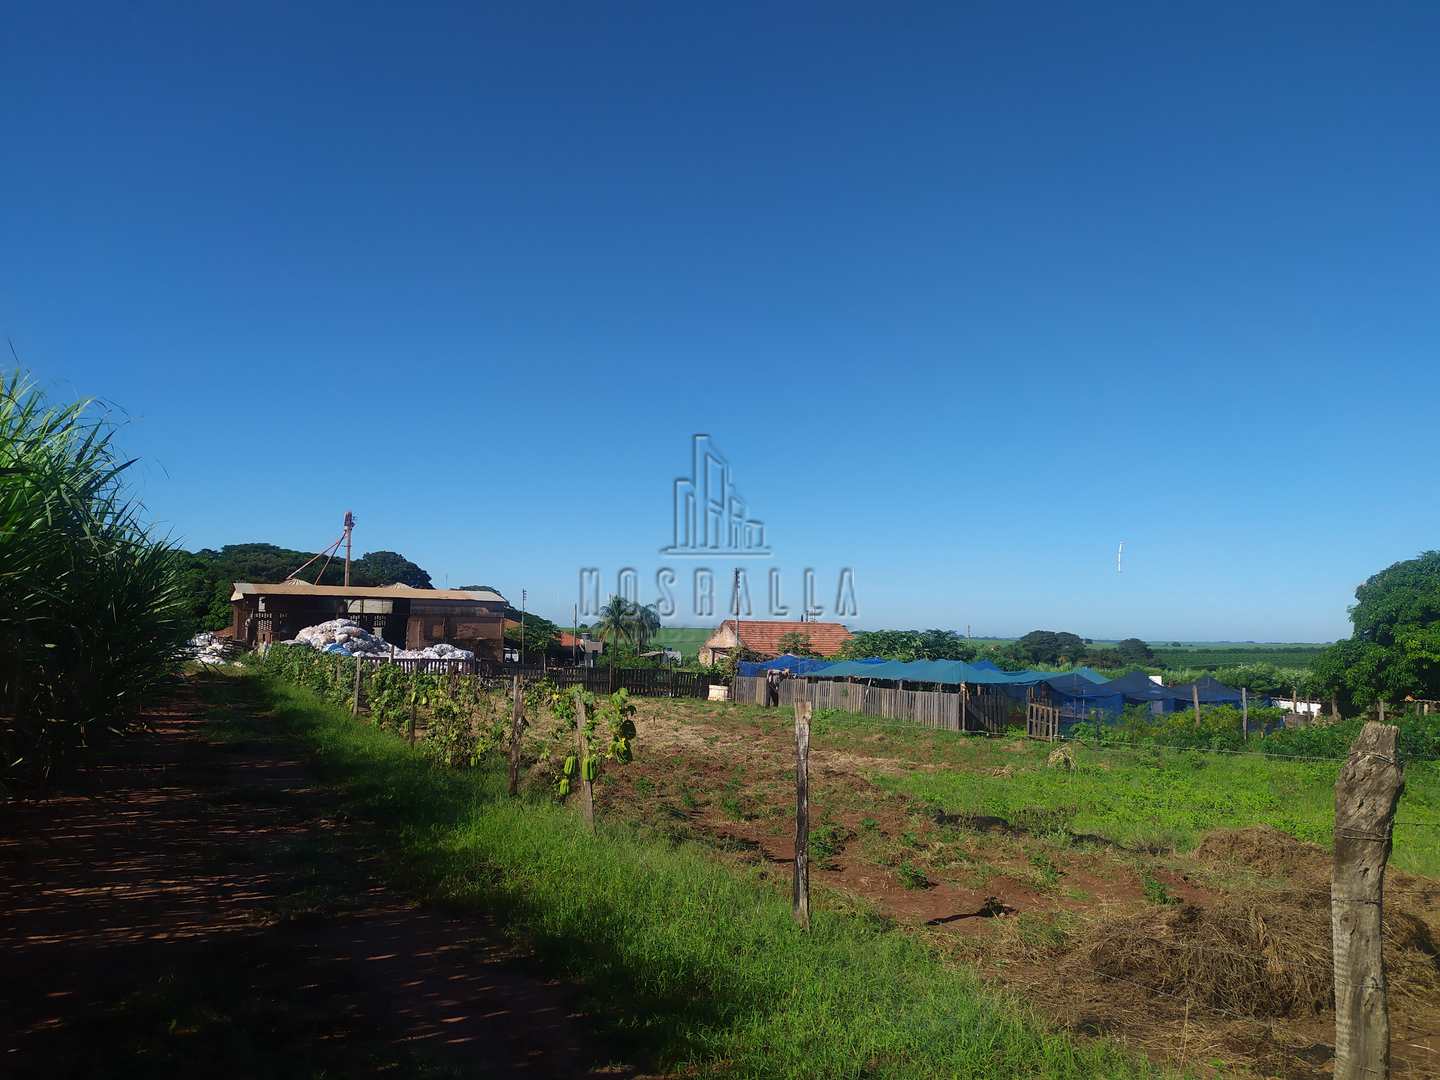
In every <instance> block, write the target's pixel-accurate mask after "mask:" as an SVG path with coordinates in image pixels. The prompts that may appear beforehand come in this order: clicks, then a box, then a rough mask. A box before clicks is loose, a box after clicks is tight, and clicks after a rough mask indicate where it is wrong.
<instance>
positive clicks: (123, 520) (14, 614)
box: [0, 374, 188, 797]
mask: <svg viewBox="0 0 1440 1080" xmlns="http://www.w3.org/2000/svg"><path fill="white" fill-rule="evenodd" d="M129 464H130V462H128V461H126V460H125V459H124V458H123V457H122V456H121V455H120V454H118V452H117V451H116V449H115V446H114V428H113V427H112V425H110V424H109V423H108V422H107V421H106V419H105V417H104V416H103V415H99V416H97V415H96V414H95V412H94V408H93V405H92V403H91V402H89V401H78V402H74V403H71V404H65V405H53V404H51V403H50V402H48V401H47V400H46V399H45V397H44V395H43V394H41V393H40V391H39V390H38V389H36V387H35V386H34V384H33V383H31V382H30V381H28V380H27V379H26V378H24V377H23V376H21V375H19V374H16V375H13V376H8V377H7V376H0V797H4V796H6V795H14V794H20V793H24V792H27V791H33V790H35V789H37V788H39V787H41V786H43V785H44V784H45V783H46V782H47V781H49V780H50V779H52V778H53V777H54V776H55V775H56V774H57V773H60V772H64V771H66V770H67V769H69V768H70V767H71V766H72V765H74V764H75V763H76V762H77V761H78V760H79V759H80V758H81V757H82V756H83V755H84V753H85V752H86V751H87V750H89V749H91V748H93V747H94V746H95V745H96V744H97V743H99V742H102V741H104V740H106V739H110V738H114V737H116V736H119V735H123V734H125V733H126V732H129V731H132V730H135V729H136V728H139V727H142V726H143V720H142V716H141V705H142V703H143V702H144V701H145V700H148V699H149V698H150V696H151V695H152V694H153V693H154V692H155V691H157V690H158V689H159V688H160V687H161V685H162V684H164V683H166V682H167V681H168V680H169V679H171V678H172V677H173V675H174V673H175V671H176V669H177V667H178V665H179V662H180V659H181V656H182V652H183V649H184V646H185V640H186V636H187V629H188V628H187V626H186V624H185V618H184V612H183V608H182V604H181V597H180V576H179V563H178V559H177V557H176V551H175V548H174V546H173V545H172V544H170V543H168V542H166V541H164V540H162V539H158V538H156V537H154V536H153V535H152V534H151V533H150V531H149V530H148V528H147V527H146V525H145V524H144V522H143V521H142V519H141V509H140V506H139V504H138V503H136V502H135V501H134V500H132V499H131V498H130V497H129V495H128V493H127V491H126V489H125V487H124V485H123V477H124V473H125V470H126V468H127V467H128V466H129Z"/></svg>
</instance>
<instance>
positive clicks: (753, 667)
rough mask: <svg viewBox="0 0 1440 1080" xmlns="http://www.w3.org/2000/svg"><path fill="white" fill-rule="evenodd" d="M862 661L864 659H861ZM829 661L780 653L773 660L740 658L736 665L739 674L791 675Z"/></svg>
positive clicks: (809, 671)
mask: <svg viewBox="0 0 1440 1080" xmlns="http://www.w3.org/2000/svg"><path fill="white" fill-rule="evenodd" d="M861 662H862V663H863V662H864V661H861ZM829 666H830V661H829V660H825V659H822V658H820V657H815V656H792V655H791V654H790V653H782V654H781V655H780V656H777V657H775V659H773V660H759V661H757V660H741V661H740V663H739V664H737V665H736V670H737V673H738V674H740V675H752V676H753V675H764V674H765V672H767V671H788V672H790V673H791V674H792V675H810V674H812V673H813V672H815V671H817V670H818V669H820V668H824V667H829Z"/></svg>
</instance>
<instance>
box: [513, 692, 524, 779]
mask: <svg viewBox="0 0 1440 1080" xmlns="http://www.w3.org/2000/svg"><path fill="white" fill-rule="evenodd" d="M511 684H512V685H511V693H512V694H513V695H514V698H515V706H514V709H513V711H512V712H511V713H510V794H511V795H518V794H520V736H521V734H522V733H523V732H524V730H525V696H524V694H523V693H522V692H521V690H520V676H519V675H514V676H511Z"/></svg>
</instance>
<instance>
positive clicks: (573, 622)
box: [570, 604, 580, 667]
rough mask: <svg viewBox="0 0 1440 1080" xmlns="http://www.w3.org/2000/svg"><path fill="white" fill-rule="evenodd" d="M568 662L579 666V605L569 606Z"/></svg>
mask: <svg viewBox="0 0 1440 1080" xmlns="http://www.w3.org/2000/svg"><path fill="white" fill-rule="evenodd" d="M570 662H571V663H572V664H574V665H575V666H576V667H579V666H580V605H579V604H575V605H573V606H572V607H571V608H570Z"/></svg>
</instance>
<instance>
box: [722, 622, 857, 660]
mask: <svg viewBox="0 0 1440 1080" xmlns="http://www.w3.org/2000/svg"><path fill="white" fill-rule="evenodd" d="M737 625H738V627H739V629H738V630H737V629H736V627H737ZM786 634H799V635H800V636H801V637H803V638H806V639H808V640H809V642H810V651H811V652H816V653H819V654H820V655H821V656H834V655H835V654H836V653H837V652H839V651H840V647H841V646H842V645H844V644H845V643H846V642H847V641H849V640H850V638H851V636H852V635H851V633H850V631H849V630H847V629H845V627H844V626H842V625H841V624H840V623H827V622H799V621H794V622H773V621H771V622H760V621H756V622H752V621H750V620H749V619H740V620H736V619H726V620H725V621H724V622H722V623H721V624H720V625H719V627H718V628H716V630H715V632H714V633H713V634H711V635H710V636H709V637H708V638H706V639H705V644H704V645H702V646H700V663H702V664H714V663H717V662H718V661H719V660H720V659H721V658H723V657H725V656H728V655H729V654H730V651H731V650H732V649H734V648H735V646H736V645H737V644H738V645H740V646H741V647H742V648H744V649H746V650H748V651H749V652H752V653H755V654H757V655H759V656H779V655H780V654H781V653H782V652H784V651H785V646H783V645H781V643H780V639H781V638H783V637H784V636H785V635H786Z"/></svg>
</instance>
